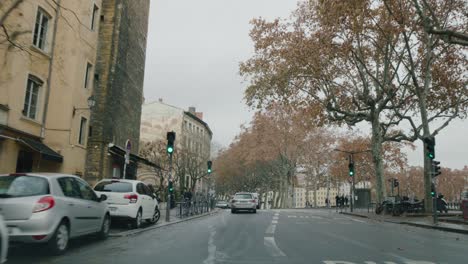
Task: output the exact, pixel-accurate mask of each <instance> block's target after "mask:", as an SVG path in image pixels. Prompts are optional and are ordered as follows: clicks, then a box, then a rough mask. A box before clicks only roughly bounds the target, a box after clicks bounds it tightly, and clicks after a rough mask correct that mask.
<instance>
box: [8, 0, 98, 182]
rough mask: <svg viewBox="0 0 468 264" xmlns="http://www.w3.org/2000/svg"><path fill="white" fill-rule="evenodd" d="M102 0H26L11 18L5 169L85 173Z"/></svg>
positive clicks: (9, 27)
mask: <svg viewBox="0 0 468 264" xmlns="http://www.w3.org/2000/svg"><path fill="white" fill-rule="evenodd" d="M101 3H102V2H101V0H80V1H52V0H25V1H24V2H23V3H22V4H20V5H19V6H18V7H17V8H16V9H14V10H13V12H12V13H11V14H10V15H9V16H8V18H7V19H6V20H5V24H4V25H5V28H6V29H7V30H8V31H7V32H8V35H7V34H5V33H4V32H2V33H0V54H2V55H1V56H0V173H11V172H26V171H48V172H64V173H71V174H77V175H83V174H84V168H85V160H86V147H87V139H88V133H89V131H90V128H89V123H90V109H89V105H88V99H89V98H90V97H91V96H92V94H93V89H94V86H95V81H96V80H95V78H94V70H95V69H94V67H95V66H94V65H95V62H96V54H97V45H98V29H99V22H100V9H101ZM7 7H8V6H7V5H5V6H3V8H7ZM2 11H4V10H2ZM15 32H17V33H19V34H16V33H15ZM13 36H15V37H14V39H13V38H12V37H13ZM91 99H92V97H91ZM91 102H92V100H91Z"/></svg>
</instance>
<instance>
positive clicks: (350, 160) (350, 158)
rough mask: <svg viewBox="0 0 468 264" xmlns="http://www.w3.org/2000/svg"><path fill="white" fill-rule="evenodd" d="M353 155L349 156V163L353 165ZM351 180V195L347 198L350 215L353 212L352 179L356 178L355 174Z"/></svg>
mask: <svg viewBox="0 0 468 264" xmlns="http://www.w3.org/2000/svg"><path fill="white" fill-rule="evenodd" d="M353 154H354V153H351V154H349V162H350V163H353V164H354V159H353ZM352 178H353V179H352V182H351V195H350V196H349V198H350V199H349V201H350V203H349V206H350V207H349V209H350V211H351V213H352V212H353V210H354V179H355V178H356V174H354V175H353V177H352Z"/></svg>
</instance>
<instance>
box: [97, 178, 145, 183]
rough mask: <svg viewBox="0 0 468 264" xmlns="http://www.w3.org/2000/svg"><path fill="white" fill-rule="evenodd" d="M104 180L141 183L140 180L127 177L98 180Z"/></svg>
mask: <svg viewBox="0 0 468 264" xmlns="http://www.w3.org/2000/svg"><path fill="white" fill-rule="evenodd" d="M105 181H119V182H128V183H140V182H141V183H143V182H142V181H139V180H129V179H118V178H115V179H114V178H106V179H102V180H100V181H98V183H99V182H105Z"/></svg>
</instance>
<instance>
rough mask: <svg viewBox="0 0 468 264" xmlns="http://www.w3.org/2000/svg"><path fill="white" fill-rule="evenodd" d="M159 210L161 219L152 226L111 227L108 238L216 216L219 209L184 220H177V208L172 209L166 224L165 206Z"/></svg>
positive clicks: (162, 205)
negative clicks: (134, 227) (135, 227)
mask: <svg viewBox="0 0 468 264" xmlns="http://www.w3.org/2000/svg"><path fill="white" fill-rule="evenodd" d="M160 210H161V217H160V218H159V221H158V222H157V223H156V224H154V225H151V224H146V223H145V224H143V225H142V227H141V228H138V229H130V228H129V227H127V226H125V225H119V226H114V225H113V226H112V227H111V230H110V234H109V236H110V237H125V236H132V235H135V234H139V233H142V232H146V231H149V230H153V229H156V228H161V227H164V226H168V225H173V224H177V223H181V222H186V221H189V220H192V219H196V218H200V217H204V216H208V215H213V214H216V213H218V212H220V209H218V208H215V209H213V210H211V211H210V212H207V213H203V214H199V215H194V216H190V217H186V218H178V217H176V215H177V210H178V208H177V207H176V208H172V209H171V210H170V213H171V215H170V221H169V222H166V206H165V204H160Z"/></svg>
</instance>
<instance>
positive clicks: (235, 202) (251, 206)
mask: <svg viewBox="0 0 468 264" xmlns="http://www.w3.org/2000/svg"><path fill="white" fill-rule="evenodd" d="M240 210H247V211H251V212H252V213H256V212H257V201H256V200H255V197H254V196H253V194H251V193H247V192H242V193H236V194H235V195H234V197H233V198H232V201H231V213H233V214H235V213H236V212H237V211H240Z"/></svg>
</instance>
